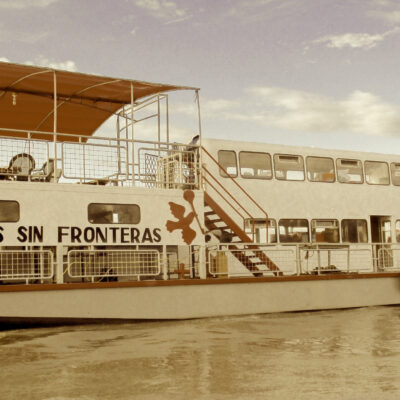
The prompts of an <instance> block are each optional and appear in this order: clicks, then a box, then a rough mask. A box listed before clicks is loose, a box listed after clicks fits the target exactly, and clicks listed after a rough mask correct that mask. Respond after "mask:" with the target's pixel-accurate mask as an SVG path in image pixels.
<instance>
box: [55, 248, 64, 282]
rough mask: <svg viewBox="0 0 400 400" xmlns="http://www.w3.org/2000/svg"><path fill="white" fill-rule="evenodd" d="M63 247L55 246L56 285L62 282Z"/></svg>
mask: <svg viewBox="0 0 400 400" xmlns="http://www.w3.org/2000/svg"><path fill="white" fill-rule="evenodd" d="M63 250H64V247H63V246H60V245H58V246H56V271H55V272H56V283H63V282H64V258H63Z"/></svg>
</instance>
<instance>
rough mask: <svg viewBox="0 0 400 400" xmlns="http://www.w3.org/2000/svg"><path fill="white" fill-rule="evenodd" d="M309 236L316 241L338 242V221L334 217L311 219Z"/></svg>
mask: <svg viewBox="0 0 400 400" xmlns="http://www.w3.org/2000/svg"><path fill="white" fill-rule="evenodd" d="M311 237H312V241H313V242H317V243H338V242H339V221H338V220H336V219H313V220H312V221H311Z"/></svg>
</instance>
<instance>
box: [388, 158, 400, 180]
mask: <svg viewBox="0 0 400 400" xmlns="http://www.w3.org/2000/svg"><path fill="white" fill-rule="evenodd" d="M392 165H398V166H399V167H400V162H394V161H393V162H391V163H390V165H389V172H390V180H391V182H392V185H393V186H400V183H398V184H396V183H394V179H393V171H392ZM399 181H400V177H399Z"/></svg>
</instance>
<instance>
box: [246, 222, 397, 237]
mask: <svg viewBox="0 0 400 400" xmlns="http://www.w3.org/2000/svg"><path fill="white" fill-rule="evenodd" d="M252 224H253V222H252V221H251V220H247V221H246V232H247V233H248V234H250V233H251V232H252ZM395 227H396V241H397V242H400V220H397V221H396V224H395ZM254 228H255V229H254V230H255V234H256V237H255V241H256V242H260V243H262V242H265V240H266V234H267V223H266V220H265V219H264V220H263V219H260V220H255V221H254ZM310 228H311V229H310ZM310 234H311V237H310ZM278 238H279V242H280V243H309V242H315V243H339V242H342V243H368V227H367V221H366V220H365V219H342V220H341V221H340V223H339V220H337V219H313V220H311V224H309V221H308V220H307V219H280V220H279V222H278V224H277V222H276V220H275V219H269V220H268V238H267V242H268V243H277V242H278ZM310 239H311V240H310ZM385 241H387V242H391V241H392V240H391V232H390V229H389V230H388V231H387V232H385Z"/></svg>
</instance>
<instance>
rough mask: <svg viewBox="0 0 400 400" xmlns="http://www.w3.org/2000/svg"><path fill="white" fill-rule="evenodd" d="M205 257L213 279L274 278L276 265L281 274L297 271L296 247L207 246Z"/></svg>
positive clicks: (258, 245) (260, 245)
mask: <svg viewBox="0 0 400 400" xmlns="http://www.w3.org/2000/svg"><path fill="white" fill-rule="evenodd" d="M251 247H252V248H251ZM255 247H257V248H255ZM206 254H207V266H208V272H209V273H210V274H211V275H212V276H253V275H254V274H257V275H260V274H262V275H263V276H274V275H276V274H277V273H276V271H274V270H273V268H272V266H273V265H276V266H277V267H278V268H279V274H290V275H293V274H296V272H297V260H296V246H291V247H283V246H274V245H272V246H271V245H264V244H257V245H253V244H252V245H249V244H248V243H237V244H236V243H235V245H231V244H226V245H223V244H222V245H214V246H208V247H207V250H206Z"/></svg>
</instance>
